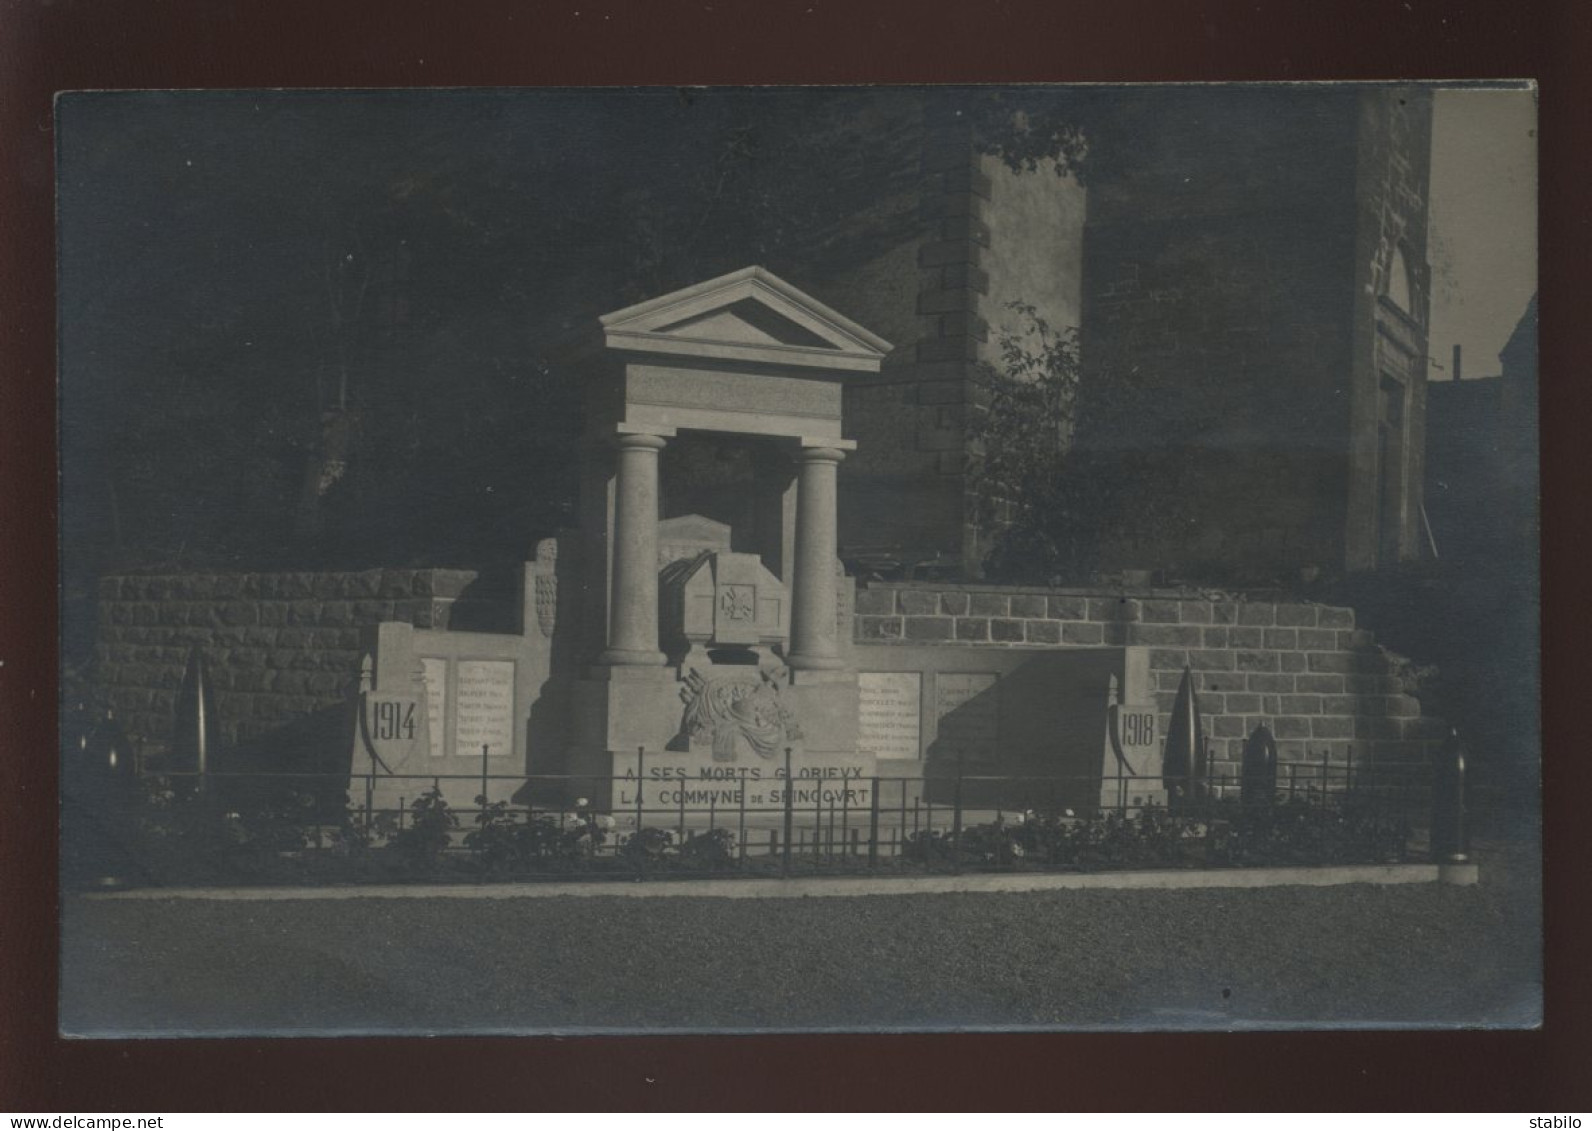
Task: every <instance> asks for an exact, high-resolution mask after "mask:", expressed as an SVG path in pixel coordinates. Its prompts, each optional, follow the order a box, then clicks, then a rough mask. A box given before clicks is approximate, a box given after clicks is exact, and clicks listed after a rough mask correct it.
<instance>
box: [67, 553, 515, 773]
mask: <svg viewBox="0 0 1592 1131" xmlns="http://www.w3.org/2000/svg"><path fill="white" fill-rule="evenodd" d="M479 588H480V579H479V576H478V574H477V573H476V572H474V571H471V570H452V569H372V570H365V571H363V572H358V573H184V574H154V575H124V576H113V577H106V578H104V579H102V580H101V581H100V586H99V630H98V637H97V642H96V645H95V655H94V661H95V662H94V675H93V678H94V683H95V685H96V687H97V688H98V689H99V690H100V691H101V692H102V693H103V694H104V696H105V701H106V704H107V705H108V706H110V707H112V708H113V709H114V710H115V711H116V715H117V718H118V719H119V720H120V721H121V723H122V725H123V726H124V727H125V728H126V730H127V732H128V734H129V735H130V736H132V737H133V738H134V739H135V740H138V741H142V742H143V744H144V747H145V750H146V751H147V752H150V753H158V752H159V751H160V750H162V749H163V748H164V747H165V745H166V743H167V742H169V740H170V738H171V729H172V722H173V713H174V711H175V708H176V699H177V692H178V689H179V688H180V687H181V686H182V677H183V672H184V670H185V669H186V666H187V663H188V655H189V653H190V651H191V650H192V649H193V647H194V646H195V645H198V646H200V647H202V648H204V650H205V658H206V661H207V664H208V668H209V674H210V678H211V683H212V687H213V688H214V690H215V693H216V701H215V705H216V712H217V715H218V716H219V720H220V728H221V740H222V742H224V743H229V744H230V743H234V742H243V741H247V740H249V739H252V738H257V737H259V736H260V735H262V734H265V733H268V732H270V731H272V730H274V729H276V728H277V727H280V726H283V725H284V724H286V723H290V722H292V721H294V720H295V719H299V718H302V717H303V716H305V715H308V714H311V713H313V712H315V711H318V710H320V709H322V708H324V707H329V706H332V705H333V704H335V703H338V702H340V701H342V700H344V699H346V698H347V696H348V694H349V692H350V690H351V689H352V687H353V686H354V681H356V680H357V678H358V673H359V642H360V630H361V629H362V628H364V627H365V626H368V625H374V624H376V623H377V622H379V621H383V620H402V621H408V622H409V623H410V624H413V625H415V626H416V627H419V628H447V627H450V626H451V627H455V628H458V627H472V628H473V627H483V626H485V625H488V624H491V623H492V622H503V621H506V620H507V619H508V618H509V616H510V615H511V613H512V608H513V606H512V601H511V600H508V599H506V598H505V597H503V595H501V594H494V595H493V596H491V597H477V596H475V595H474V594H475V593H476V592H478V591H479ZM504 627H507V626H506V625H505V626H504Z"/></svg>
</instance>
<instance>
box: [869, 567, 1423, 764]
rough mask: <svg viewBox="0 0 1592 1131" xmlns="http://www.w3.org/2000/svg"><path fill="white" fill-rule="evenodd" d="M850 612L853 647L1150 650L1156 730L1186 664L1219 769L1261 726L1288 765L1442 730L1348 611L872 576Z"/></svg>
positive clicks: (1409, 756) (1265, 600)
mask: <svg viewBox="0 0 1592 1131" xmlns="http://www.w3.org/2000/svg"><path fill="white" fill-rule="evenodd" d="M856 610H857V617H856V630H857V640H858V641H859V642H866V643H869V644H881V643H884V644H889V643H901V644H914V645H921V644H928V643H936V642H954V643H959V644H972V645H985V646H988V647H995V648H999V647H1017V646H1025V645H1026V646H1034V645H1040V646H1045V647H1068V646H1077V647H1100V646H1103V645H1104V646H1122V645H1140V646H1145V647H1148V648H1149V649H1150V670H1151V675H1152V678H1153V680H1154V686H1155V688H1156V692H1155V694H1156V705H1157V707H1158V708H1159V713H1160V715H1161V723H1162V728H1163V731H1162V733H1165V730H1164V728H1165V724H1166V722H1167V720H1168V719H1169V718H1170V714H1171V710H1172V704H1173V700H1174V699H1175V697H1176V693H1177V687H1178V683H1179V681H1180V680H1181V679H1182V675H1183V669H1184V667H1185V665H1186V666H1187V667H1189V668H1190V669H1191V670H1192V672H1193V673H1194V678H1195V688H1196V690H1197V692H1198V695H1199V703H1200V710H1201V713H1202V716H1203V720H1204V724H1205V728H1206V733H1207V735H1208V736H1209V737H1210V739H1211V751H1212V754H1213V758H1214V761H1215V768H1216V772H1217V773H1219V774H1229V773H1231V774H1236V773H1237V772H1238V766H1239V759H1240V757H1241V755H1242V752H1243V745H1244V740H1245V738H1246V736H1247V735H1249V733H1250V732H1251V731H1253V730H1254V729H1255V727H1257V726H1259V725H1260V724H1261V723H1265V724H1266V725H1267V726H1269V727H1270V728H1271V729H1272V731H1273V733H1274V734H1275V735H1276V737H1277V746H1278V758H1279V761H1281V762H1285V763H1312V764H1320V762H1321V761H1322V759H1323V758H1326V759H1327V760H1328V761H1329V762H1330V763H1333V764H1338V765H1341V764H1344V763H1346V762H1348V760H1349V759H1350V758H1351V756H1352V758H1353V759H1354V761H1355V763H1356V764H1357V765H1364V764H1366V762H1367V760H1372V761H1375V762H1376V763H1378V764H1388V763H1408V762H1421V761H1424V760H1425V759H1426V758H1427V757H1428V756H1429V755H1430V754H1431V753H1433V752H1434V748H1435V747H1436V746H1437V745H1438V744H1440V743H1441V740H1442V738H1443V734H1444V727H1443V723H1442V721H1441V720H1438V719H1434V718H1431V717H1429V716H1425V715H1422V713H1421V704H1420V701H1419V700H1418V699H1416V698H1415V697H1414V696H1413V695H1412V694H1410V686H1409V680H1408V678H1407V677H1406V676H1405V675H1404V674H1402V673H1403V672H1405V671H1406V670H1407V668H1408V665H1407V663H1406V662H1405V661H1404V660H1403V659H1402V658H1400V657H1398V656H1395V655H1393V654H1392V653H1389V652H1387V651H1386V650H1384V649H1382V648H1379V647H1378V646H1377V644H1376V642H1375V639H1374V638H1373V636H1372V634H1371V633H1370V632H1368V631H1366V630H1365V629H1363V628H1360V627H1358V626H1357V625H1356V624H1355V614H1354V610H1353V609H1348V608H1340V607H1335V606H1331V605H1318V604H1310V603H1303V602H1297V601H1289V600H1279V599H1276V598H1274V597H1262V596H1258V595H1255V596H1249V595H1244V594H1212V593H1200V592H1195V591H1184V590H1151V591H1144V592H1139V593H1130V594H1124V593H1122V592H1109V591H1105V590H1086V589H1016V588H1011V587H995V586H983V585H947V584H937V583H932V582H916V583H911V582H885V583H879V582H874V583H872V584H869V585H867V586H866V587H859V588H858V590H857V595H856Z"/></svg>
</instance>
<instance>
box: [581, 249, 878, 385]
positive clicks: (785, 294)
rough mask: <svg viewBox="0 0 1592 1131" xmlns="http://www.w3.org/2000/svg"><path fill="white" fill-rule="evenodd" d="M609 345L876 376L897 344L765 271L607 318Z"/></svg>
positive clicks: (745, 271)
mask: <svg viewBox="0 0 1592 1131" xmlns="http://www.w3.org/2000/svg"><path fill="white" fill-rule="evenodd" d="M601 322H602V328H603V343H604V345H606V346H607V347H608V348H610V349H615V350H621V351H625V352H628V353H643V354H664V355H672V356H683V357H690V358H696V359H701V360H713V359H718V360H722V361H727V362H746V361H753V362H767V363H770V364H775V365H784V366H800V367H813V368H821V369H831V370H856V371H862V372H875V371H877V369H878V367H879V362H880V359H881V358H883V357H884V355H885V354H887V353H889V352H890V349H891V346H890V343H889V342H887V341H885V340H884V339H883V338H881V337H879V336H878V335H877V334H874V333H872V332H870V331H868V330H866V329H864V328H863V327H861V326H859V325H857V323H855V322H853V321H851V320H850V319H849V318H846V317H845V316H844V315H841V314H839V313H837V312H835V311H833V310H831V309H830V308H829V307H827V306H825V305H824V304H823V303H821V302H819V301H818V300H817V299H815V298H813V297H812V296H811V295H808V294H804V293H803V292H801V291H799V290H797V289H796V288H795V287H793V286H791V285H790V284H789V283H787V282H785V281H784V280H783V279H780V278H778V277H777V276H775V275H772V274H770V273H769V272H767V271H765V270H763V269H762V268H761V267H746V268H742V269H741V270H739V271H734V272H732V273H730V274H728V275H723V276H721V277H719V278H717V279H709V280H708V281H707V282H704V283H698V284H696V285H694V286H690V287H686V288H684V289H682V290H678V291H673V292H671V293H669V294H666V295H660V296H659V297H657V298H654V299H648V300H647V301H646V302H642V303H637V304H636V305H635V306H627V307H625V308H624V309H623V310H616V311H614V312H612V313H611V314H605V315H603V316H602V319H601Z"/></svg>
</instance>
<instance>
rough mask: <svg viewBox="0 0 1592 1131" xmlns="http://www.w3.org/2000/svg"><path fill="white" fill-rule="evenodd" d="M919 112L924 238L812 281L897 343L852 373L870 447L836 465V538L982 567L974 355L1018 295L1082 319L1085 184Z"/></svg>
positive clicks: (987, 356)
mask: <svg viewBox="0 0 1592 1131" xmlns="http://www.w3.org/2000/svg"><path fill="white" fill-rule="evenodd" d="M922 114H923V119H922V134H921V138H922V141H921V155H922V156H921V167H920V170H919V176H918V179H917V181H916V184H915V186H914V192H915V195H916V198H917V216H918V223H917V226H916V235H915V237H914V238H913V239H911V240H909V241H905V242H903V243H901V244H898V245H897V246H896V247H894V248H892V249H891V252H890V253H889V254H888V255H887V256H886V257H882V258H880V259H877V260H870V261H868V262H867V263H865V264H864V265H863V266H862V267H861V268H859V269H851V270H847V271H843V272H841V273H840V274H839V275H838V277H836V278H834V279H825V280H822V281H819V282H816V284H815V286H814V289H813V293H814V294H816V295H818V296H819V297H821V298H823V299H824V300H825V301H826V302H832V304H833V305H835V306H836V307H837V309H840V310H843V311H845V312H846V314H847V315H848V316H850V317H853V318H855V319H856V320H857V321H859V322H861V323H862V324H864V325H866V326H868V327H869V328H870V329H872V330H874V331H875V332H877V333H880V334H882V335H883V336H884V337H885V338H886V339H888V340H889V341H890V342H891V343H892V344H893V345H894V346H895V347H896V348H895V350H894V352H893V353H892V354H891V356H890V358H889V359H888V360H887V361H886V363H885V365H884V367H883V369H882V371H881V373H880V374H879V376H878V378H877V379H876V380H874V381H867V382H857V383H855V384H853V385H851V386H849V387H848V388H847V392H846V421H847V429H848V435H850V436H853V437H855V438H856V439H858V440H859V441H860V447H859V449H858V451H857V453H856V454H855V456H853V457H852V458H851V459H850V460H848V462H847V464H846V465H845V466H844V467H843V469H842V476H843V483H844V485H845V486H844V489H843V491H842V495H841V500H842V501H841V531H840V540H841V546H842V552H843V554H847V555H848V556H853V555H855V553H856V552H857V551H859V550H872V549H880V550H886V551H890V552H893V553H894V554H895V555H896V556H897V557H898V558H900V559H901V560H903V561H904V562H906V563H908V564H911V563H918V562H924V561H933V562H937V563H940V564H941V565H942V566H943V567H944V568H950V569H955V570H958V571H960V572H961V573H963V574H964V575H967V576H976V575H977V574H978V572H979V569H980V567H981V565H982V561H983V557H984V554H985V552H986V551H987V549H988V532H987V531H980V530H979V528H978V523H977V521H976V519H977V511H976V502H977V501H976V499H974V498H972V497H971V495H970V489H969V486H968V476H967V471H968V454H969V425H970V420H971V417H972V414H974V413H976V412H977V410H978V405H979V401H980V390H979V380H978V366H979V365H980V364H991V363H998V361H999V355H1000V335H1001V330H1002V328H1003V327H1006V326H1010V327H1012V328H1014V329H1016V328H1020V326H1021V319H1019V318H1018V317H1017V316H1016V315H1015V313H1014V312H1013V311H1012V310H1010V309H1009V306H1008V304H1009V303H1012V302H1024V303H1027V304H1029V305H1032V306H1034V307H1035V308H1036V309H1037V311H1038V313H1039V314H1040V316H1041V317H1043V318H1044V319H1045V320H1046V321H1047V322H1049V323H1050V324H1051V325H1052V326H1054V327H1057V328H1062V327H1073V326H1076V325H1077V323H1078V320H1079V314H1080V303H1079V279H1080V270H1079V264H1080V262H1081V255H1082V227H1083V204H1084V190H1083V189H1082V187H1081V186H1080V185H1079V184H1078V183H1077V182H1076V181H1075V180H1073V179H1072V178H1070V177H1062V176H1057V174H1056V171H1055V169H1054V167H1053V166H1046V167H1042V168H1040V169H1037V170H1033V171H1022V172H1019V171H1014V170H1011V169H1008V168H1007V167H1005V166H1004V165H1003V164H1002V163H1001V162H999V161H998V160H996V159H994V158H992V157H988V156H980V155H979V154H977V153H976V152H975V150H974V145H973V139H972V136H971V133H970V131H969V128H968V126H967V124H966V123H965V122H964V121H961V120H959V119H958V118H957V116H956V115H955V114H954V113H953V112H952V111H950V110H949V109H948V108H946V107H944V106H940V105H929V106H925V107H924V108H923V110H922ZM903 280H911V281H912V284H913V285H912V290H911V293H910V294H905V293H903V292H902V290H901V289H900V288H901V282H902V281H903Z"/></svg>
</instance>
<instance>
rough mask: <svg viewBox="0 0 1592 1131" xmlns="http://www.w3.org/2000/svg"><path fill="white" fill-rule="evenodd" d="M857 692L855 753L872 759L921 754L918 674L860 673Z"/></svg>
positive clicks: (919, 680)
mask: <svg viewBox="0 0 1592 1131" xmlns="http://www.w3.org/2000/svg"><path fill="white" fill-rule="evenodd" d="M857 691H858V719H857V721H858V728H857V748H858V750H860V751H861V752H862V753H864V754H872V755H873V756H874V757H876V758H916V757H918V756H919V754H920V753H921V750H922V746H921V736H920V731H919V728H920V723H919V717H920V714H921V711H922V703H923V676H922V674H921V673H919V672H860V673H859V674H858V675H857Z"/></svg>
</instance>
